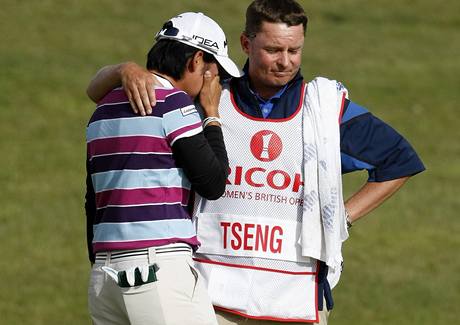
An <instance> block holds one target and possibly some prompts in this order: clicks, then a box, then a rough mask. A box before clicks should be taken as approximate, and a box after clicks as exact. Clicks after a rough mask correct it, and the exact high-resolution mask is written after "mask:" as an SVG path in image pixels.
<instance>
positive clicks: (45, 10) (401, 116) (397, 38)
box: [0, 0, 460, 325]
mask: <svg viewBox="0 0 460 325" xmlns="http://www.w3.org/2000/svg"><path fill="white" fill-rule="evenodd" d="M162 3H164V2H162V1H153V0H149V1H147V0H142V1H140V0H139V1H135V2H126V1H125V2H122V1H109V0H104V1H84V0H82V1H76V0H68V1H57V0H54V1H52V0H43V1H19V0H4V1H3V2H2V10H1V11H0V29H1V31H2V33H1V34H2V42H0V53H1V55H0V67H1V77H0V89H1V93H0V107H1V109H0V150H1V152H2V159H1V161H0V164H1V165H0V166H1V168H0V183H1V184H2V191H1V196H0V205H1V209H0V236H1V238H2V248H1V252H2V259H1V262H0V263H1V264H0V270H1V271H2V275H3V276H2V279H3V281H2V282H3V284H4V286H3V288H2V290H0V315H2V316H1V318H0V324H34V325H40V324H63V323H66V324H68V325H71V324H89V323H90V321H89V318H88V316H87V308H86V290H87V289H86V288H87V280H88V271H89V263H88V261H87V258H86V248H85V245H86V244H85V217H84V210H83V195H84V177H85V173H84V158H85V143H84V132H85V125H86V121H87V119H88V117H89V116H90V114H91V112H92V110H93V105H92V104H91V102H90V101H89V100H88V99H87V98H86V95H85V89H86V86H87V83H88V81H89V79H90V77H91V76H92V75H93V74H94V73H95V71H96V70H97V69H99V68H100V67H101V66H103V65H105V64H111V63H116V62H120V61H125V60H135V61H137V62H139V63H141V64H144V57H145V53H146V51H147V50H148V49H149V48H150V45H151V43H152V39H153V36H154V34H155V32H156V31H157V30H158V28H159V27H160V26H161V24H162V23H163V21H164V20H166V19H167V18H169V17H171V16H173V15H175V14H177V13H179V12H183V11H189V10H190V11H203V12H205V13H207V14H209V15H210V16H212V17H215V19H216V20H218V21H219V22H220V23H221V25H222V26H223V28H224V30H225V31H226V32H227V35H228V39H229V44H230V49H231V51H230V53H231V54H232V56H233V57H234V58H236V61H237V62H238V63H239V64H240V65H242V64H243V63H244V57H243V54H242V52H241V50H240V47H239V44H238V42H239V33H240V32H241V30H242V29H243V24H244V11H245V8H246V6H247V4H248V3H249V1H227V0H226V1H211V0H201V1H198V0H193V1H191V0H189V1H170V2H168V3H167V5H163V4H162ZM301 3H302V4H303V5H304V7H305V8H306V10H307V12H308V13H309V17H310V22H309V27H308V34H307V39H306V44H305V50H304V62H303V67H302V70H303V73H304V75H305V77H306V79H311V78H312V77H314V76H316V75H322V76H327V77H329V78H333V79H338V80H341V81H343V82H344V83H345V85H346V86H347V87H348V88H349V90H350V96H351V99H353V100H355V101H356V102H358V103H360V104H362V105H364V106H366V107H369V108H370V109H371V110H372V112H374V113H375V114H376V115H377V116H379V117H381V118H382V119H384V120H386V121H388V122H389V123H390V124H391V125H393V126H394V127H395V128H396V129H398V130H399V131H400V132H401V133H402V134H404V135H405V136H406V137H407V138H408V139H409V140H410V142H411V143H412V144H413V145H414V147H415V148H416V149H417V151H418V152H419V154H420V155H421V157H422V158H423V160H424V162H425V164H426V166H427V168H428V170H427V172H425V173H423V174H421V175H419V176H417V177H415V178H414V179H412V180H411V181H410V182H409V183H408V184H407V185H406V186H405V188H403V190H402V191H401V192H400V193H397V194H396V196H395V197H393V198H392V199H391V200H390V201H388V202H387V203H385V204H384V205H383V206H382V207H381V208H379V209H378V210H376V211H375V212H373V213H372V214H371V215H370V216H369V217H368V218H366V219H364V220H362V221H360V222H358V223H357V224H356V225H355V226H354V227H353V228H352V232H351V238H350V239H349V241H347V242H346V244H345V247H344V255H345V258H346V264H345V270H344V274H343V276H342V280H341V283H340V284H339V286H338V287H337V288H336V289H335V290H334V293H335V300H336V307H335V309H334V311H333V313H332V314H331V321H330V323H331V324H373V325H377V324H387V323H393V324H432V323H434V322H436V323H438V322H439V323H446V324H454V323H455V322H456V321H458V318H459V316H460V312H459V311H458V309H457V308H456V307H457V306H456V303H457V302H458V301H459V299H460V294H459V288H460V283H459V282H460V277H459V276H458V274H459V273H460V259H459V258H458V248H459V246H460V236H459V233H460V221H459V218H458V211H459V209H460V203H459V202H460V200H459V199H458V198H457V196H458V194H459V190H458V188H459V187H458V184H459V183H460V158H459V157H460V141H459V131H458V129H459V127H458V126H459V125H460V114H458V112H457V110H456V108H457V107H456V106H457V103H458V102H459V101H460V95H459V91H458V85H459V84H460V77H459V75H460V61H459V60H458V53H460V36H459V33H458V30H459V28H460V18H459V16H458V12H460V2H458V1H454V0H446V1H443V2H433V1H428V0H418V1H409V0H405V1H401V0H400V1H396V0H390V1H372V3H371V2H369V1H362V0H341V1H327V2H326V1H319V0H316V1H301ZM365 177H366V176H365V175H364V174H362V173H359V174H357V175H350V176H346V177H345V188H346V192H347V193H351V192H352V191H353V190H354V189H356V188H358V187H359V184H360V183H361V182H363V181H364V180H365Z"/></svg>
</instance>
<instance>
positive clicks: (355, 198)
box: [345, 177, 409, 223]
mask: <svg viewBox="0 0 460 325" xmlns="http://www.w3.org/2000/svg"><path fill="white" fill-rule="evenodd" d="M408 179H409V177H401V178H397V179H393V180H389V181H385V182H366V184H364V186H363V187H361V189H359V190H358V191H357V192H356V193H354V194H353V195H352V196H351V197H350V198H349V199H348V200H347V201H346V202H345V208H346V209H347V212H348V216H349V221H350V222H351V223H353V222H355V221H356V220H358V219H360V218H362V217H364V216H365V215H366V214H368V213H369V212H371V211H373V210H374V209H376V208H377V207H378V206H380V205H381V204H382V203H383V202H385V200H386V199H388V198H389V197H390V196H392V195H393V194H394V193H396V192H397V191H398V190H399V189H400V188H401V187H402V186H403V185H404V183H405V182H406V181H407V180H408Z"/></svg>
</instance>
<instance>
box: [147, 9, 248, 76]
mask: <svg viewBox="0 0 460 325" xmlns="http://www.w3.org/2000/svg"><path fill="white" fill-rule="evenodd" d="M155 39H156V40H157V41H158V40H161V39H171V40H176V41H178V42H181V43H184V44H187V45H190V46H193V47H196V48H198V49H200V50H203V51H205V52H208V53H210V54H212V55H213V56H214V57H215V58H216V60H217V62H219V64H220V65H221V66H222V68H224V69H225V71H227V73H228V74H230V75H231V76H233V77H241V76H242V73H241V71H240V69H238V66H237V65H236V64H235V63H234V62H233V61H232V60H231V59H230V58H229V57H228V46H227V39H226V37H225V33H224V31H223V30H222V28H220V26H219V25H218V24H217V23H216V22H215V21H214V20H212V19H211V18H209V17H208V16H205V15H204V14H203V13H201V12H185V13H183V14H180V15H177V16H176V17H173V18H171V19H170V20H169V21H168V22H166V23H165V24H164V25H163V28H162V29H161V30H160V31H159V32H158V33H157V35H156V36H155Z"/></svg>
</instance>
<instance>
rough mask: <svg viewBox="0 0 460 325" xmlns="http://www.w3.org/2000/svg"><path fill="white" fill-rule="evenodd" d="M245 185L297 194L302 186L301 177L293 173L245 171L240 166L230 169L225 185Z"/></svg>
mask: <svg viewBox="0 0 460 325" xmlns="http://www.w3.org/2000/svg"><path fill="white" fill-rule="evenodd" d="M242 183H246V184H247V185H249V186H251V187H266V186H268V187H270V188H272V189H274V190H286V189H290V190H291V191H292V192H299V190H300V187H301V186H303V185H304V183H303V180H302V175H300V174H299V173H295V174H294V176H291V175H289V174H288V173H287V172H285V171H284V170H279V169H275V170H267V169H265V168H262V167H252V168H248V169H247V170H245V169H243V167H242V166H235V168H234V169H230V173H229V175H228V179H227V185H241V184H242Z"/></svg>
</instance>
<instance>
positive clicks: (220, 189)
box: [173, 126, 228, 200]
mask: <svg viewBox="0 0 460 325" xmlns="http://www.w3.org/2000/svg"><path fill="white" fill-rule="evenodd" d="M173 152H174V156H175V159H176V161H177V163H178V165H179V166H181V167H182V168H183V170H184V172H185V174H186V175H187V177H188V179H189V180H190V182H191V183H192V186H193V189H194V190H195V191H196V192H197V193H198V194H200V195H201V196H202V197H204V198H206V199H209V200H215V199H218V198H219V197H220V196H222V194H223V193H224V191H225V183H226V180H227V176H228V158H227V152H226V150H225V144H224V141H223V136H222V131H221V129H220V127H218V126H208V127H206V128H205V131H204V133H200V134H197V135H195V136H193V137H188V138H183V139H179V140H177V141H176V143H175V144H174V146H173Z"/></svg>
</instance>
